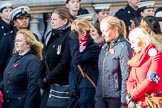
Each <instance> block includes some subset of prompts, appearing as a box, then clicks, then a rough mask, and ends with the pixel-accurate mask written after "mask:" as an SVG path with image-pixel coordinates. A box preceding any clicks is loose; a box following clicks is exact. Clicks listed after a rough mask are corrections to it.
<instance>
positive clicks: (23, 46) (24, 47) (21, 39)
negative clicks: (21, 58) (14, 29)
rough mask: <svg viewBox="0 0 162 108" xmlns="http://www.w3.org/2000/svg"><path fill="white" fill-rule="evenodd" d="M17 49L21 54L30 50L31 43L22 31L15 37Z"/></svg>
mask: <svg viewBox="0 0 162 108" xmlns="http://www.w3.org/2000/svg"><path fill="white" fill-rule="evenodd" d="M15 50H16V52H18V53H19V55H24V54H25V53H26V52H28V51H29V50H30V45H28V44H27V42H26V39H25V36H24V35H23V34H21V33H19V34H17V36H16V38H15Z"/></svg>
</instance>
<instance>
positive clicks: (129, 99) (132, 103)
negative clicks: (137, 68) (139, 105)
mask: <svg viewBox="0 0 162 108" xmlns="http://www.w3.org/2000/svg"><path fill="white" fill-rule="evenodd" d="M126 102H127V104H128V108H136V104H135V101H134V100H133V98H132V97H131V95H130V94H127V96H126Z"/></svg>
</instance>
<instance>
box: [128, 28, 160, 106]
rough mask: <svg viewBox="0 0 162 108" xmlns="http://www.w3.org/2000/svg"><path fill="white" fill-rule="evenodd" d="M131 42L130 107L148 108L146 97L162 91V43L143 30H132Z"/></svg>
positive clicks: (129, 62)
mask: <svg viewBox="0 0 162 108" xmlns="http://www.w3.org/2000/svg"><path fill="white" fill-rule="evenodd" d="M129 41H130V43H131V47H132V48H133V49H134V53H133V57H132V58H131V59H130V60H129V61H128V65H129V66H130V67H131V71H130V75H129V78H128V81H127V92H128V96H127V97H129V101H128V106H130V107H129V108H132V107H131V106H132V103H135V104H136V106H139V107H140V108H147V107H148V106H147V104H146V100H145V95H146V94H148V95H150V94H151V93H157V92H159V91H160V92H161V91H162V79H161V77H162V73H161V71H162V68H161V66H162V53H161V51H162V43H160V42H158V41H157V40H156V39H155V38H154V37H152V36H151V35H150V34H149V33H148V32H147V31H146V30H145V29H143V28H135V29H134V30H132V31H131V32H130V34H129ZM158 97H162V95H158Z"/></svg>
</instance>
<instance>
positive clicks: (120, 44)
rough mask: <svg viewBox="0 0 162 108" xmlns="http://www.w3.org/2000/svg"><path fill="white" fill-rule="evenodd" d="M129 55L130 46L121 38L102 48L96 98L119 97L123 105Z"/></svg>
mask: <svg viewBox="0 0 162 108" xmlns="http://www.w3.org/2000/svg"><path fill="white" fill-rule="evenodd" d="M131 55H132V49H131V47H130V44H129V43H128V42H127V41H126V40H125V39H124V38H123V37H122V36H118V38H117V39H116V40H114V41H113V42H111V43H109V44H108V43H105V44H104V45H103V46H102V49H101V52H100V55H99V63H98V67H99V76H98V83H97V91H96V97H119V98H120V99H121V102H122V103H125V96H126V81H127V79H128V75H129V71H130V68H129V66H128V65H127V61H128V60H129V59H130V58H131Z"/></svg>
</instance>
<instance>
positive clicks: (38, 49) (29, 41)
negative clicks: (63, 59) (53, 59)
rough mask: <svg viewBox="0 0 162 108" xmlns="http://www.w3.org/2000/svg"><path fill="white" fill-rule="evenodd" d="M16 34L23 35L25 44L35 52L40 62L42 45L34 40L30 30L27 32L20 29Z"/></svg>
mask: <svg viewBox="0 0 162 108" xmlns="http://www.w3.org/2000/svg"><path fill="white" fill-rule="evenodd" d="M17 34H23V35H24V36H25V39H26V42H27V44H28V45H30V47H31V50H33V51H35V53H36V55H37V57H38V58H39V59H40V60H42V58H43V57H42V49H43V44H42V43H41V42H39V41H38V40H37V39H36V38H35V36H34V34H33V33H32V32H31V31H30V30H27V29H20V30H19V31H18V32H17ZM14 51H15V49H14Z"/></svg>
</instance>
